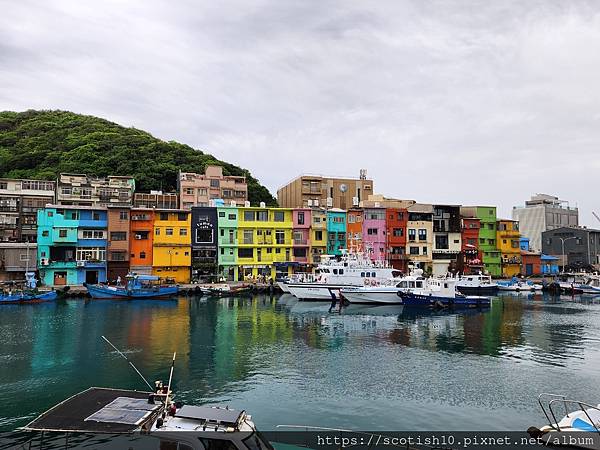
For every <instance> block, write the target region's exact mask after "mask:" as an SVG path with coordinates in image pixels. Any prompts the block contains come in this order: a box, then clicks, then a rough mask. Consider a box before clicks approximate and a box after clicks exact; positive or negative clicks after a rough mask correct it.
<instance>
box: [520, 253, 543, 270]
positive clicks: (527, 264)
mask: <svg viewBox="0 0 600 450" xmlns="http://www.w3.org/2000/svg"><path fill="white" fill-rule="evenodd" d="M520 273H521V274H523V275H525V276H530V275H540V274H541V273H542V254H541V253H538V252H530V251H528V250H521V270H520Z"/></svg>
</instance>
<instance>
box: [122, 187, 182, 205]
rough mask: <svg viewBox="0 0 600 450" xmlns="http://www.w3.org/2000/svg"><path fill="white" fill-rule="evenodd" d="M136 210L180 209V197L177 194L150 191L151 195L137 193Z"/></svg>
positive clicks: (134, 200) (134, 201)
mask: <svg viewBox="0 0 600 450" xmlns="http://www.w3.org/2000/svg"><path fill="white" fill-rule="evenodd" d="M133 206H134V207H136V208H155V209H178V208H179V195H177V193H176V192H163V191H150V193H149V194H147V193H142V192H136V193H135V195H134V196H133Z"/></svg>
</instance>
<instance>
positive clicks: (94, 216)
mask: <svg viewBox="0 0 600 450" xmlns="http://www.w3.org/2000/svg"><path fill="white" fill-rule="evenodd" d="M92 220H100V213H99V212H94V213H92Z"/></svg>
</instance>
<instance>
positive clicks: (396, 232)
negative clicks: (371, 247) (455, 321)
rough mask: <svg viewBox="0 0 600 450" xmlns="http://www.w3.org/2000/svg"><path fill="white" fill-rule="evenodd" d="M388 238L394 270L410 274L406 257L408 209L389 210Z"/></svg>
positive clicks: (387, 216)
mask: <svg viewBox="0 0 600 450" xmlns="http://www.w3.org/2000/svg"><path fill="white" fill-rule="evenodd" d="M385 214H386V221H385V227H386V237H387V245H386V247H387V253H388V259H389V261H390V263H391V265H392V267H393V268H394V269H398V270H401V271H403V272H405V273H406V272H408V267H407V266H408V264H407V263H408V257H407V256H406V224H407V222H408V211H407V210H406V208H387V209H386V210H385Z"/></svg>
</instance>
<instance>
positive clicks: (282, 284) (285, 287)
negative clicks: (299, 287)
mask: <svg viewBox="0 0 600 450" xmlns="http://www.w3.org/2000/svg"><path fill="white" fill-rule="evenodd" d="M277 286H279V289H281V290H282V291H283V292H284V293H285V294H289V293H290V288H289V287H288V285H287V283H286V282H285V281H278V282H277Z"/></svg>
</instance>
